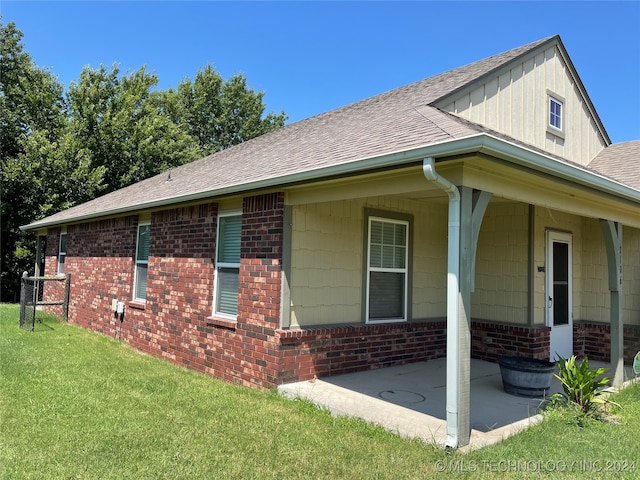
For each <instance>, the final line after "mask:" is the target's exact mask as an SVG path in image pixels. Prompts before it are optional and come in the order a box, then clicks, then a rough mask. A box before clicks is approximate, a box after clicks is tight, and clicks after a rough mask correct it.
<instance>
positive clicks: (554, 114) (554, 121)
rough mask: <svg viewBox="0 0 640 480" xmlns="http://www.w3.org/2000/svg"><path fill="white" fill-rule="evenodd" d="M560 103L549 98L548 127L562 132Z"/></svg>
mask: <svg viewBox="0 0 640 480" xmlns="http://www.w3.org/2000/svg"><path fill="white" fill-rule="evenodd" d="M562 106H563V105H562V102H561V101H560V100H558V99H556V98H553V97H549V126H551V127H553V128H557V129H558V130H562Z"/></svg>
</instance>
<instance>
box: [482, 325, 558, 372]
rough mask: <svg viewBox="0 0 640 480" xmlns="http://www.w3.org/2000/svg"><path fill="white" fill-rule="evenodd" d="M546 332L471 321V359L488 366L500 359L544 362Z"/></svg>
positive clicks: (547, 337) (541, 329) (547, 345)
mask: <svg viewBox="0 0 640 480" xmlns="http://www.w3.org/2000/svg"><path fill="white" fill-rule="evenodd" d="M550 331H551V329H550V328H549V327H547V326H537V327H521V326H517V325H505V324H497V323H490V322H479V321H474V322H471V356H472V357H474V358H479V359H481V360H488V361H491V362H495V361H497V360H498V357H501V356H502V355H510V356H516V357H533V358H538V359H540V360H548V359H549V348H550V347H549V334H550ZM485 339H486V340H485ZM487 342H490V343H487Z"/></svg>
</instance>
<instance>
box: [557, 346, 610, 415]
mask: <svg viewBox="0 0 640 480" xmlns="http://www.w3.org/2000/svg"><path fill="white" fill-rule="evenodd" d="M556 365H557V366H558V369H559V375H557V374H555V373H554V374H553V376H554V377H556V378H557V379H558V380H560V383H561V384H562V389H563V390H564V397H565V398H566V399H567V401H568V402H572V403H574V404H576V405H578V406H579V407H580V410H581V411H582V413H584V414H587V415H590V414H593V413H595V412H596V411H597V410H598V408H599V407H600V406H602V405H605V404H611V405H617V404H616V403H615V402H614V401H613V400H611V399H610V398H609V396H608V394H607V392H606V391H604V390H603V389H604V388H605V387H606V386H607V385H608V384H609V381H610V378H609V377H605V376H604V373H605V372H606V371H607V370H608V369H607V368H603V367H601V368H596V369H593V370H592V369H591V368H589V360H588V358H587V357H584V359H583V360H582V362H580V364H578V361H577V359H576V357H575V355H572V356H571V357H569V358H562V357H561V358H560V360H558V362H556Z"/></svg>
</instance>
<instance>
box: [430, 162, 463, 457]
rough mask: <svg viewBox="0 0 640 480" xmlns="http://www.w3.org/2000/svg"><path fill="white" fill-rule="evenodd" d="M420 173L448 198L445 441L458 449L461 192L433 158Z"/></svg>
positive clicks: (449, 445)
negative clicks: (439, 173) (440, 169)
mask: <svg viewBox="0 0 640 480" xmlns="http://www.w3.org/2000/svg"><path fill="white" fill-rule="evenodd" d="M422 172H423V173H424V176H425V178H426V179H427V180H429V181H430V182H433V183H434V184H436V185H437V186H438V187H440V188H441V189H442V190H444V191H445V192H447V194H448V195H449V227H448V229H449V231H448V236H449V241H448V247H447V248H448V253H447V258H448V261H447V387H446V388H447V401H446V408H447V417H446V420H447V442H446V445H447V446H448V447H453V448H457V447H458V443H459V441H458V439H459V436H460V435H459V432H458V414H459V412H458V393H459V391H458V386H459V382H460V377H459V375H458V372H459V368H458V362H459V358H458V357H459V348H458V337H459V336H460V327H459V324H458V322H459V317H460V303H459V302H458V296H459V293H460V285H459V282H458V279H459V277H460V192H459V191H458V188H457V187H456V186H455V185H454V184H453V183H451V182H450V181H449V180H447V179H446V178H444V177H441V176H440V175H438V173H437V172H436V169H435V160H434V159H433V157H427V158H425V159H424V160H423V162H422Z"/></svg>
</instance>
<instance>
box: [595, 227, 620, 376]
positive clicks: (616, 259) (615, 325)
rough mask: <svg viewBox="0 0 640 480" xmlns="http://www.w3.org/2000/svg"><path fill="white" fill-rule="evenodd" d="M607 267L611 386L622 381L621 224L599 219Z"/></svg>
mask: <svg viewBox="0 0 640 480" xmlns="http://www.w3.org/2000/svg"><path fill="white" fill-rule="evenodd" d="M600 227H602V234H603V235H604V243H605V246H606V249H607V264H608V267H609V269H608V270H609V290H610V292H611V311H610V316H609V318H610V323H611V367H612V369H613V372H614V375H613V386H614V387H617V386H620V385H622V382H623V381H624V336H623V328H624V322H623V321H622V225H620V223H619V222H612V221H610V220H602V219H601V220H600Z"/></svg>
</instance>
